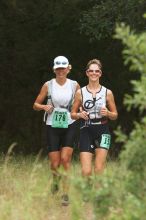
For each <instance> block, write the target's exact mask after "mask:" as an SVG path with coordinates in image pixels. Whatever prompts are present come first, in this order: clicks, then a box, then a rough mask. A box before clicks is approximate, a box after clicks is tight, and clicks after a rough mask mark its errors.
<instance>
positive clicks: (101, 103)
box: [81, 86, 107, 120]
mask: <svg viewBox="0 0 146 220" xmlns="http://www.w3.org/2000/svg"><path fill="white" fill-rule="evenodd" d="M81 94H82V106H83V108H84V110H85V111H87V112H89V118H90V119H91V120H92V119H101V118H102V116H101V115H100V110H101V107H106V96H107V88H105V87H104V86H101V88H100V90H99V92H97V93H96V97H95V98H93V94H92V93H91V92H90V91H89V90H88V88H87V86H85V87H83V88H82V89H81ZM104 118H105V117H104Z"/></svg>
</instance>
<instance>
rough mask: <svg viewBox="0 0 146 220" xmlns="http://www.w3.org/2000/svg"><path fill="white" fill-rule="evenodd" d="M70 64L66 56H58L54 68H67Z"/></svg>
mask: <svg viewBox="0 0 146 220" xmlns="http://www.w3.org/2000/svg"><path fill="white" fill-rule="evenodd" d="M68 65H69V61H68V59H67V58H66V57H64V56H58V57H56V58H55V59H54V66H53V69H57V68H67V67H68Z"/></svg>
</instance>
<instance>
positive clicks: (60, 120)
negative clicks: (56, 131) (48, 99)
mask: <svg viewBox="0 0 146 220" xmlns="http://www.w3.org/2000/svg"><path fill="white" fill-rule="evenodd" d="M52 127H54V128H68V114H67V112H66V111H54V112H53V118H52Z"/></svg>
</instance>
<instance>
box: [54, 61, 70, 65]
mask: <svg viewBox="0 0 146 220" xmlns="http://www.w3.org/2000/svg"><path fill="white" fill-rule="evenodd" d="M55 64H56V65H61V64H62V65H66V64H67V62H60V61H56V62H55Z"/></svg>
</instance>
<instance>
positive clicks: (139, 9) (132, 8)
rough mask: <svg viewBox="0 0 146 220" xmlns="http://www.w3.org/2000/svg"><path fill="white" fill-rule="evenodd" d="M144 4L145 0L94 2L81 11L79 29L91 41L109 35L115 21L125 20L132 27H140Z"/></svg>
mask: <svg viewBox="0 0 146 220" xmlns="http://www.w3.org/2000/svg"><path fill="white" fill-rule="evenodd" d="M144 5H145V2H144V1H141V0H138V1H137V0H128V1H127V0H122V1H113V0H106V1H105V0H104V1H98V2H94V3H93V6H92V7H91V8H90V9H89V10H88V11H85V12H84V13H83V17H82V19H81V28H80V29H81V31H83V32H85V34H86V35H87V36H89V38H90V40H91V41H92V40H94V39H98V40H99V39H105V38H107V37H110V36H111V35H112V33H113V31H114V28H115V23H116V22H126V23H127V24H129V25H130V26H131V27H133V28H135V27H136V28H138V29H141V28H142V26H143V25H144V23H143V22H141V20H142V18H141V14H143V13H144ZM131 18H132V19H131ZM135 24H138V26H135Z"/></svg>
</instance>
